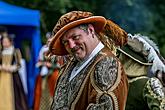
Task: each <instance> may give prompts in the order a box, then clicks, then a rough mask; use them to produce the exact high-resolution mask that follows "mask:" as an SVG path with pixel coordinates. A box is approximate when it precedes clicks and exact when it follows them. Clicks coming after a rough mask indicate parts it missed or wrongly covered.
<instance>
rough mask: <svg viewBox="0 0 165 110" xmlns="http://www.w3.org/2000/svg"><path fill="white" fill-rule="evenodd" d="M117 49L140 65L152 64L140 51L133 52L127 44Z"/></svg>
mask: <svg viewBox="0 0 165 110" xmlns="http://www.w3.org/2000/svg"><path fill="white" fill-rule="evenodd" d="M117 50H119V51H120V52H121V53H123V54H124V55H126V56H128V57H129V58H130V59H132V60H134V61H136V62H138V63H140V64H142V65H152V63H149V62H148V61H147V59H146V58H145V57H144V56H143V55H142V54H141V53H138V52H135V51H134V50H133V49H132V48H131V47H130V46H129V45H125V46H123V47H121V48H118V49H117Z"/></svg>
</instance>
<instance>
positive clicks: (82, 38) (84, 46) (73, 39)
mask: <svg viewBox="0 0 165 110" xmlns="http://www.w3.org/2000/svg"><path fill="white" fill-rule="evenodd" d="M95 39H96V38H95ZM95 39H94V38H93V37H92V31H91V30H90V29H87V30H86V31H84V30H83V29H80V28H79V27H75V28H72V29H70V30H68V31H67V32H66V33H65V34H64V36H63V37H62V39H61V40H62V43H63V45H64V46H65V48H66V50H67V51H68V52H69V53H70V54H72V55H73V56H75V57H76V59H78V60H80V61H81V60H83V59H84V58H86V57H88V56H89V55H90V54H91V52H92V51H93V49H94V48H95V43H96V42H95Z"/></svg>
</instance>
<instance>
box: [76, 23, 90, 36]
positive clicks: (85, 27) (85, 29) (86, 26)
mask: <svg viewBox="0 0 165 110" xmlns="http://www.w3.org/2000/svg"><path fill="white" fill-rule="evenodd" d="M78 28H79V29H81V30H83V31H84V32H86V33H87V34H89V32H88V24H81V25H79V26H78Z"/></svg>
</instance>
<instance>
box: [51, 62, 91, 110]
mask: <svg viewBox="0 0 165 110" xmlns="http://www.w3.org/2000/svg"><path fill="white" fill-rule="evenodd" d="M92 62H93V60H92V61H91V62H90V63H89V64H88V65H87V66H86V67H85V68H84V69H83V70H82V71H81V72H80V73H79V74H78V75H77V76H75V77H74V78H73V79H72V80H71V81H69V77H70V73H71V71H72V69H73V67H74V66H75V65H74V64H73V65H72V66H70V67H69V68H67V69H66V71H65V73H67V74H64V75H63V76H61V78H60V80H59V84H58V85H57V88H56V92H55V96H54V102H53V105H52V110H69V109H70V106H71V104H72V102H73V101H74V100H75V98H76V96H77V94H78V91H79V89H80V87H81V85H82V83H83V81H84V79H85V77H86V75H87V73H88V72H87V70H88V69H87V68H88V67H89V65H90V64H91V63H92Z"/></svg>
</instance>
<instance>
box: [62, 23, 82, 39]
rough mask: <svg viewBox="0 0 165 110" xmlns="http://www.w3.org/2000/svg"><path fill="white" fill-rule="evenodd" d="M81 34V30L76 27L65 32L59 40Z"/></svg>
mask: <svg viewBox="0 0 165 110" xmlns="http://www.w3.org/2000/svg"><path fill="white" fill-rule="evenodd" d="M80 32H81V29H80V28H78V26H77V27H74V28H71V29H69V30H68V31H66V32H65V33H64V34H63V36H62V37H61V39H64V38H70V37H72V36H75V35H77V34H79V33H80Z"/></svg>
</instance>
